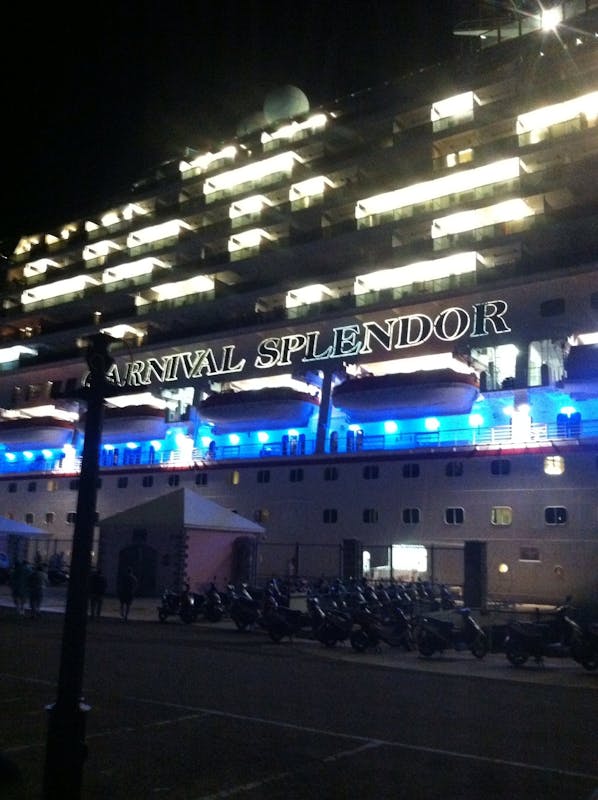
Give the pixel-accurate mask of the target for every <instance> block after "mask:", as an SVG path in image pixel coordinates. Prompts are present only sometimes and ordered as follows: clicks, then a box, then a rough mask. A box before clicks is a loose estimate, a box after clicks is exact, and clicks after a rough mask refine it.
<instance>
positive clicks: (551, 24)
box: [541, 6, 563, 31]
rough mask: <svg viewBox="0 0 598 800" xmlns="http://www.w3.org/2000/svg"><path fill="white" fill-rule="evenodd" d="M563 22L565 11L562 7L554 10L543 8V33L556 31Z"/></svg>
mask: <svg viewBox="0 0 598 800" xmlns="http://www.w3.org/2000/svg"><path fill="white" fill-rule="evenodd" d="M562 21H563V9H562V8H561V6H555V7H554V8H543V9H542V15H541V24H542V30H543V31H554V30H556V28H557V27H558V26H559V25H560V23H561V22H562Z"/></svg>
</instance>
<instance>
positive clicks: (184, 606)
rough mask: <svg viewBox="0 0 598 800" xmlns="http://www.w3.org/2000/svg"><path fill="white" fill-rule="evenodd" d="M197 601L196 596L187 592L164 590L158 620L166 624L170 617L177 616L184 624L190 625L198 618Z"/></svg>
mask: <svg viewBox="0 0 598 800" xmlns="http://www.w3.org/2000/svg"><path fill="white" fill-rule="evenodd" d="M196 601H197V597H196V595H194V594H193V593H192V592H189V591H187V590H183V591H182V592H174V591H172V589H164V591H163V592H162V597H161V598H160V605H159V606H158V619H159V620H160V622H166V620H167V619H168V617H172V616H177V617H180V619H181V621H182V622H184V623H185V624H186V625H189V624H191V623H192V622H195V621H196V620H197V617H198V613H199V611H198V605H197V602H196Z"/></svg>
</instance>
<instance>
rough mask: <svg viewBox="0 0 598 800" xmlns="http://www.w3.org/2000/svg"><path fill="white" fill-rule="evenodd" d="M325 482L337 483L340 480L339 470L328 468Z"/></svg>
mask: <svg viewBox="0 0 598 800" xmlns="http://www.w3.org/2000/svg"><path fill="white" fill-rule="evenodd" d="M324 480H325V481H337V480H338V469H337V468H336V467H326V469H325V470H324Z"/></svg>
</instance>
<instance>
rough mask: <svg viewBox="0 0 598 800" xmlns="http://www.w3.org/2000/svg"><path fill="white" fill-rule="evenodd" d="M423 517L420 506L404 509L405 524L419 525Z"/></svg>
mask: <svg viewBox="0 0 598 800" xmlns="http://www.w3.org/2000/svg"><path fill="white" fill-rule="evenodd" d="M420 519H421V511H420V510H419V508H404V509H403V522H404V523H405V525H417V524H418V523H419V521H420Z"/></svg>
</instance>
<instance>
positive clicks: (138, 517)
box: [100, 489, 264, 534]
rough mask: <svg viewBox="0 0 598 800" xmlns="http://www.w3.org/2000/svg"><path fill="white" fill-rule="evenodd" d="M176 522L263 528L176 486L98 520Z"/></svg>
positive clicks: (237, 530)
mask: <svg viewBox="0 0 598 800" xmlns="http://www.w3.org/2000/svg"><path fill="white" fill-rule="evenodd" d="M169 523H170V524H175V525H177V526H181V527H184V528H199V529H202V530H211V531H227V532H229V533H253V534H259V533H263V532H264V528H263V527H262V526H261V525H258V524H257V523H255V522H252V521H251V520H249V519H245V517H242V516H240V515H239V514H237V513H236V512H234V511H230V510H229V509H228V508H224V506H220V505H218V503H214V502H213V501H212V500H208V499H207V498H205V497H202V496H201V495H200V494H197V492H194V491H192V490H191V489H176V490H175V491H173V492H169V493H168V494H164V495H161V496H160V497H156V498H154V499H153V500H148V501H147V502H146V503H141V504H140V505H138V506H133V507H131V508H127V509H125V510H124V511H120V512H119V513H118V514H113V515H112V516H111V517H106V518H105V519H103V520H101V522H100V529H101V528H102V527H103V526H104V525H109V526H111V525H115V524H116V525H131V524H134V525H136V526H139V527H144V526H145V527H148V528H152V527H155V526H156V524H161V525H164V526H166V525H168V524H169Z"/></svg>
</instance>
